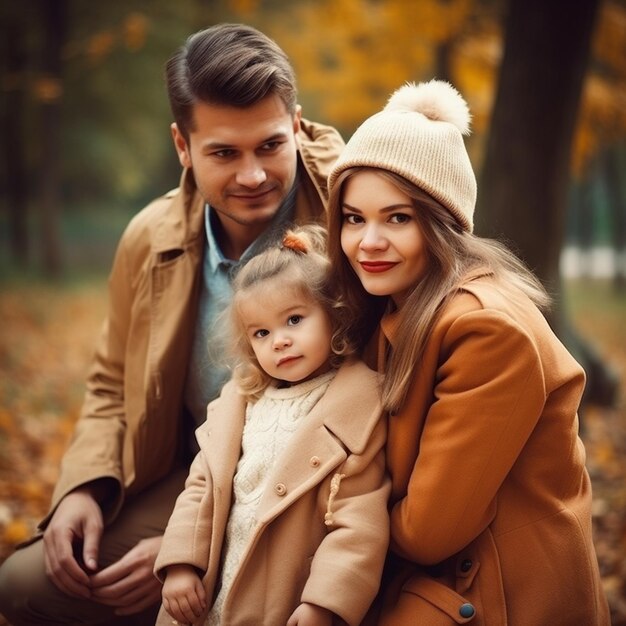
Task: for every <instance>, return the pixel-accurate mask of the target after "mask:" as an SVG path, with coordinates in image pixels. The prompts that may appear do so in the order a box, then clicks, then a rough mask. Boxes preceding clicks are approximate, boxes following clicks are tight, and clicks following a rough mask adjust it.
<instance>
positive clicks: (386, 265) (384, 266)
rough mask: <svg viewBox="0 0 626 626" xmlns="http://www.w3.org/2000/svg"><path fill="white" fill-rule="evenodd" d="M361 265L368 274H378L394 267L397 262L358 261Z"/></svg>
mask: <svg viewBox="0 0 626 626" xmlns="http://www.w3.org/2000/svg"><path fill="white" fill-rule="evenodd" d="M359 263H360V264H361V267H362V268H363V269H364V270H365V271H366V272H369V273H370V274H380V273H381V272H386V271H388V270H390V269H392V268H394V267H395V266H396V265H397V263H393V262H391V261H359Z"/></svg>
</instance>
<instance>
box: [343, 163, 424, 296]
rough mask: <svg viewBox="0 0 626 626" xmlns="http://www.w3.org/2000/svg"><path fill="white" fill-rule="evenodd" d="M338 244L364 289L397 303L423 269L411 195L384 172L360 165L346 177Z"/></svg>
mask: <svg viewBox="0 0 626 626" xmlns="http://www.w3.org/2000/svg"><path fill="white" fill-rule="evenodd" d="M341 210H342V213H343V222H342V226H341V248H342V249H343V252H344V254H345V255H346V257H347V258H348V261H349V262H350V265H351V266H352V269H353V270H354V271H355V273H356V275H357V276H358V278H359V280H360V281H361V283H362V284H363V287H364V289H365V290H366V291H367V292H368V293H370V294H372V295H375V296H391V297H392V298H393V300H394V302H395V303H396V306H398V307H400V306H401V305H402V303H403V302H404V299H405V298H406V296H407V295H408V293H409V292H410V291H411V290H412V289H413V287H414V286H415V285H416V284H417V283H418V281H419V280H420V279H421V277H422V276H423V275H424V273H425V271H426V262H427V255H426V244H425V240H424V236H423V234H422V231H421V229H420V227H419V224H418V222H417V219H416V211H415V208H414V204H413V200H412V199H411V198H410V197H409V196H408V195H406V194H405V193H404V192H403V191H400V189H398V188H397V187H396V186H395V185H393V184H392V183H391V181H389V180H388V179H387V178H385V177H384V176H381V175H380V174H379V173H377V172H376V171H373V170H363V171H359V172H357V173H356V174H353V175H352V176H350V178H348V179H347V180H346V182H345V183H344V188H343V202H342V206H341Z"/></svg>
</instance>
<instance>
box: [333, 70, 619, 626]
mask: <svg viewBox="0 0 626 626" xmlns="http://www.w3.org/2000/svg"><path fill="white" fill-rule="evenodd" d="M468 127H469V112H468V110H467V106H466V104H465V101H464V100H463V99H462V98H461V96H460V95H459V94H458V93H457V92H456V91H455V90H454V89H453V88H452V87H451V86H450V85H448V84H447V83H442V82H439V81H431V82H430V83H426V84H421V85H419V86H415V85H406V86H405V87H403V88H401V89H400V90H398V91H397V92H396V93H395V94H394V95H393V96H392V98H391V99H390V101H389V103H388V105H387V107H386V108H385V109H384V110H383V111H382V112H380V113H378V114H376V115H374V116H372V117H371V118H369V119H368V120H366V121H365V122H364V123H363V124H362V125H361V127H360V128H359V129H357V131H356V132H355V134H354V136H353V137H352V138H351V139H350V141H349V142H348V144H347V146H346V148H345V150H344V152H343V154H342V155H341V156H340V158H339V160H338V161H337V163H336V164H335V167H334V169H333V170H332V172H331V175H330V178H329V186H330V192H331V197H330V208H329V212H330V213H329V229H330V235H329V247H330V257H331V262H332V267H333V269H334V270H335V274H336V275H335V277H334V281H335V282H336V283H337V284H339V285H341V286H342V288H343V289H344V291H345V298H346V299H347V300H348V301H349V302H350V303H351V304H352V305H353V306H354V307H355V310H359V311H361V316H359V319H358V320H356V323H355V326H354V328H353V336H354V337H359V336H361V337H366V336H367V335H368V334H371V332H370V331H371V330H372V329H374V328H375V327H376V326H377V325H379V330H378V332H377V333H376V335H375V337H374V340H373V341H372V342H371V344H370V347H371V349H372V351H373V352H375V353H376V354H375V355H374V357H375V358H377V363H378V368H379V370H381V371H384V372H385V378H384V386H383V406H384V407H385V408H386V409H388V410H389V411H390V413H391V415H390V418H389V433H388V440H387V463H388V469H389V471H390V474H391V479H392V494H391V503H390V506H391V508H390V511H391V546H390V553H389V557H388V561H387V564H386V568H385V574H384V576H383V582H382V591H381V597H380V605H379V608H380V614H379V615H378V622H377V623H379V624H384V625H406V624H428V625H429V626H438V625H444V624H461V623H466V622H471V623H472V624H475V625H476V626H478V625H481V626H482V625H487V624H493V625H495V626H504V625H505V624H510V625H512V626H518V625H524V626H548V625H553V624H559V625H561V624H562V625H564V626H565V625H567V626H592V625H599V624H602V625H604V624H608V623H609V617H608V609H607V603H606V600H605V597H604V595H603V591H602V586H601V582H600V576H599V572H598V566H597V560H596V555H595V552H594V547H593V543H592V533H591V488H590V481H589V476H588V474H587V471H586V470H585V453H584V449H583V445H582V442H581V440H580V439H579V438H578V422H577V416H576V411H577V409H578V405H579V402H580V399H581V394H582V390H583V386H584V373H583V371H582V369H581V367H580V366H579V365H578V363H576V362H575V361H574V359H573V358H572V356H571V355H570V354H569V353H568V352H567V351H566V349H565V348H564V347H563V345H562V344H561V343H560V342H559V340H558V339H557V338H556V336H555V335H554V334H553V333H552V331H551V330H550V327H549V326H548V324H547V323H546V320H545V319H544V317H543V315H542V314H541V309H542V308H544V307H545V306H546V305H547V304H548V296H547V294H546V292H545V291H544V289H543V288H542V286H541V284H540V283H539V281H538V280H537V279H536V278H535V277H534V276H533V275H532V274H531V273H530V272H529V271H528V270H527V269H526V268H525V267H524V266H523V265H522V263H521V262H520V261H519V260H518V259H517V258H516V257H514V256H513V255H512V254H511V253H510V252H509V251H508V250H506V249H505V248H504V247H503V246H502V245H499V244H497V243H496V242H493V241H489V240H485V239H481V238H479V237H476V236H473V235H472V223H473V221H472V218H473V212H474V204H475V200H476V181H475V177H474V173H473V171H472V167H471V164H470V161H469V158H468V155H467V152H466V150H465V146H464V143H463V137H462V134H465V133H467V131H468ZM503 210H506V207H503ZM373 617H374V621H376V616H375V615H374V616H373Z"/></svg>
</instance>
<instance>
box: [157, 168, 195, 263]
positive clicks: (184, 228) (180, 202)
mask: <svg viewBox="0 0 626 626" xmlns="http://www.w3.org/2000/svg"><path fill="white" fill-rule="evenodd" d="M165 197H166V198H171V199H172V201H171V204H170V207H169V209H168V210H167V211H165V212H163V214H162V215H161V219H160V221H159V223H158V224H157V225H156V227H155V235H154V250H155V252H157V253H158V252H165V251H167V250H172V249H177V248H183V249H184V248H186V247H187V246H188V245H190V244H191V243H193V242H194V241H196V240H197V239H198V238H203V237H204V199H203V198H202V196H201V195H200V192H199V191H198V188H197V187H196V181H195V179H194V177H193V172H192V171H191V170H190V169H187V168H185V169H184V170H183V172H182V174H181V178H180V187H178V188H177V189H173V190H172V191H170V192H168V193H167V194H165Z"/></svg>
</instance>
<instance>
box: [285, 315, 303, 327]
mask: <svg viewBox="0 0 626 626" xmlns="http://www.w3.org/2000/svg"><path fill="white" fill-rule="evenodd" d="M301 321H302V315H292V316H291V317H290V318H289V320H288V323H289V326H295V325H296V324H299V323H300V322H301Z"/></svg>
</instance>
